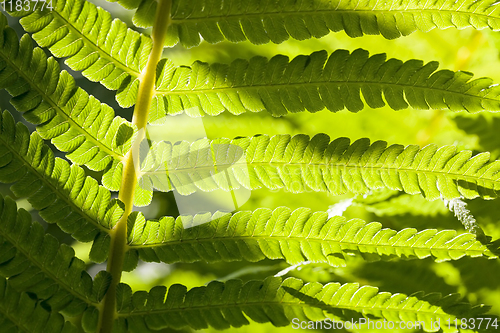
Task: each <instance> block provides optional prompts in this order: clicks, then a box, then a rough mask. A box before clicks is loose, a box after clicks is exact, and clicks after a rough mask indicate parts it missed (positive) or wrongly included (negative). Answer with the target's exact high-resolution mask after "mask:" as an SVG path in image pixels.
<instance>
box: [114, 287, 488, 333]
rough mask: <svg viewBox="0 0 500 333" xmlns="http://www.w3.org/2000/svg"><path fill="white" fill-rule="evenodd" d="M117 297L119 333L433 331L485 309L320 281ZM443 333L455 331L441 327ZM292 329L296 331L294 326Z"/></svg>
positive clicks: (123, 292) (124, 291) (125, 292)
mask: <svg viewBox="0 0 500 333" xmlns="http://www.w3.org/2000/svg"><path fill="white" fill-rule="evenodd" d="M120 286H121V289H120V290H119V294H118V310H119V314H118V316H119V317H118V322H117V323H116V325H115V326H116V327H117V328H118V327H119V328H120V329H119V330H117V332H126V330H127V328H128V330H129V332H132V333H135V332H148V331H150V330H160V329H163V328H167V327H171V328H176V329H179V328H182V327H186V326H189V327H191V328H194V329H203V328H207V327H208V326H211V327H214V328H216V329H227V328H229V327H241V326H243V325H248V324H249V321H248V319H247V318H249V319H250V320H252V321H254V322H257V323H267V322H270V323H272V324H273V325H274V326H287V325H290V324H292V325H293V324H295V325H297V324H296V323H300V322H301V321H322V320H325V319H329V320H330V322H331V321H332V320H335V321H350V320H353V321H356V322H357V321H358V320H359V319H360V318H363V317H365V318H370V319H371V320H377V319H386V320H390V321H393V322H401V321H406V322H414V323H416V322H422V323H423V326H424V327H423V329H424V330H425V331H428V332H430V331H435V330H436V329H435V328H434V329H432V327H431V323H433V322H435V321H440V322H441V323H445V322H447V320H451V322H453V320H454V319H455V318H457V317H458V318H464V317H474V316H478V315H480V314H482V313H484V312H486V311H487V310H488V308H487V307H484V306H476V307H471V305H469V304H468V303H458V301H457V298H458V297H457V295H456V294H455V295H449V296H447V297H444V298H441V296H440V295H436V294H429V295H427V296H423V294H415V295H412V296H407V295H404V294H390V293H388V292H380V291H379V290H378V288H376V287H372V286H359V284H358V283H346V284H340V283H329V284H326V285H322V284H320V283H318V282H315V283H307V284H304V283H303V282H302V281H301V280H299V279H295V278H288V279H286V280H284V281H282V280H281V278H278V277H269V278H266V279H265V280H263V281H249V282H246V283H245V284H243V282H242V281H240V280H229V281H227V282H225V283H223V282H219V281H212V282H210V283H209V284H208V285H207V286H204V287H197V288H193V289H191V290H189V291H187V289H186V287H185V286H183V285H179V284H175V285H173V286H171V287H170V288H169V290H168V292H167V289H166V287H163V286H158V287H154V288H153V289H151V291H150V292H149V293H146V292H136V293H134V294H133V295H132V292H131V290H130V287H129V286H127V285H123V284H122V285H120ZM443 326H445V325H441V328H442V329H443V330H444V331H445V332H455V331H456V330H455V328H454V327H453V326H452V327H451V328H448V327H446V326H445V327H443ZM295 327H296V326H295Z"/></svg>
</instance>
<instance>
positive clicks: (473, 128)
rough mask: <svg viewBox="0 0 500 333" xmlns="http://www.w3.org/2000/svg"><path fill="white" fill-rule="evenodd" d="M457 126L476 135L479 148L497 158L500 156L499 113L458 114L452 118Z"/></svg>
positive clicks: (469, 133)
mask: <svg viewBox="0 0 500 333" xmlns="http://www.w3.org/2000/svg"><path fill="white" fill-rule="evenodd" d="M452 119H453V121H454V122H455V124H456V126H457V127H458V128H459V129H461V130H463V131H464V132H465V133H467V134H468V135H476V136H477V138H478V149H480V150H487V151H489V152H490V153H491V154H492V155H493V156H494V157H495V158H498V157H500V137H499V136H498V135H496V134H497V133H496V129H497V128H500V117H498V116H497V114H496V113H495V114H492V113H491V114H485V113H481V114H475V115H462V114H458V115H456V116H455V117H453V118H452Z"/></svg>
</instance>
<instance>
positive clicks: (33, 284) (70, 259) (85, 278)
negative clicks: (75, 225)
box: [0, 195, 111, 316]
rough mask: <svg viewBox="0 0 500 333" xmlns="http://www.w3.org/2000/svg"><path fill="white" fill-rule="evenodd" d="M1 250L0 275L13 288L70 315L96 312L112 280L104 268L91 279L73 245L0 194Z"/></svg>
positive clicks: (52, 308)
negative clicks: (63, 241)
mask: <svg viewBox="0 0 500 333" xmlns="http://www.w3.org/2000/svg"><path fill="white" fill-rule="evenodd" d="M0 253H2V255H1V258H0V274H1V275H2V276H4V277H7V278H8V281H9V285H10V286H12V288H14V289H16V290H17V291H19V292H29V293H32V294H33V295H35V297H36V299H38V300H39V301H40V302H41V303H42V304H43V305H44V307H45V308H48V309H51V310H52V311H56V312H57V311H62V312H63V313H65V314H67V315H70V316H76V315H80V314H82V313H84V312H86V311H93V309H95V306H97V304H98V303H99V302H100V301H101V299H102V298H103V297H104V294H105V291H106V289H107V286H108V285H109V283H110V281H111V276H110V275H109V273H107V272H104V271H103V272H101V273H99V275H98V276H97V277H96V278H95V280H94V281H92V278H91V277H90V275H89V274H88V273H87V272H86V271H85V269H86V265H85V263H84V262H83V261H82V260H80V259H78V258H76V257H75V252H74V250H73V248H71V247H70V246H67V245H65V244H63V245H61V244H59V242H58V241H57V239H56V238H54V237H53V236H51V235H49V234H46V233H45V231H44V230H43V227H42V225H41V224H39V223H37V222H32V221H31V215H30V214H29V213H28V212H27V211H25V210H23V209H21V210H19V211H17V207H16V203H15V202H14V201H13V200H12V199H10V198H8V197H7V198H5V199H4V198H3V197H2V196H1V195H0ZM1 289H2V288H0V290H1ZM13 305H14V304H13Z"/></svg>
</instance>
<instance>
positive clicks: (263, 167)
mask: <svg viewBox="0 0 500 333" xmlns="http://www.w3.org/2000/svg"><path fill="white" fill-rule="evenodd" d="M214 157H215V158H214ZM499 170H500V161H494V162H489V153H481V154H478V155H476V156H474V157H472V153H471V152H470V151H465V150H464V151H460V152H457V151H456V147H454V146H444V147H441V148H439V149H438V147H437V146H436V145H428V146H426V147H424V148H422V149H420V148H419V147H418V146H416V145H409V146H407V147H404V146H402V145H391V146H387V143H386V142H384V141H376V142H373V143H371V144H370V140H369V139H366V138H365V139H359V140H357V141H355V142H353V143H352V144H351V143H350V140H349V139H348V138H338V139H335V140H333V141H331V142H330V137H329V136H328V135H326V134H318V135H315V136H314V137H313V138H311V139H310V138H309V136H307V135H303V134H299V135H295V136H294V137H290V136H289V135H275V136H273V137H269V136H267V135H260V136H255V137H251V138H236V139H233V140H229V139H217V140H213V141H209V140H207V139H202V140H198V141H195V142H194V143H191V144H190V143H188V142H185V141H183V142H177V143H176V144H171V143H170V142H159V143H157V144H156V145H154V146H153V147H152V148H151V150H150V151H149V154H148V155H147V156H146V158H145V159H144V161H143V162H142V166H141V172H142V178H141V180H140V182H139V186H140V187H141V188H140V190H141V191H149V192H151V191H152V190H153V189H157V190H160V191H170V190H172V189H175V190H176V191H177V192H178V193H180V194H182V195H189V194H191V193H194V192H195V191H197V190H202V191H213V190H215V189H223V190H226V191H229V190H234V189H238V188H240V187H244V188H247V189H257V188H263V187H266V188H269V189H273V190H275V189H281V188H282V189H284V190H286V191H290V192H294V193H301V192H305V191H311V190H312V191H325V192H330V193H333V194H335V195H340V194H344V193H347V192H350V193H356V194H364V193H368V192H369V191H370V190H372V189H377V188H389V189H393V190H399V191H404V192H406V193H409V194H417V193H422V195H423V196H424V197H426V198H427V199H429V200H434V199H437V198H440V197H443V198H445V199H448V200H449V199H453V198H460V197H465V198H469V199H470V198H475V197H477V196H480V197H482V198H485V199H491V198H495V197H497V196H498V193H499V190H500V173H499ZM148 203H149V202H146V203H145V204H148Z"/></svg>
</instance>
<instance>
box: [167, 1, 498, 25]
mask: <svg viewBox="0 0 500 333" xmlns="http://www.w3.org/2000/svg"><path fill="white" fill-rule="evenodd" d="M464 2H465V1H464ZM460 7H462V6H460ZM460 7H459V8H460ZM338 12H347V13H350V12H352V13H358V12H359V13H364V12H366V13H399V12H402V13H413V14H421V13H425V12H429V13H439V14H443V13H451V14H453V13H456V14H459V15H472V16H478V17H486V18H488V19H491V18H493V19H500V15H499V16H489V15H488V14H483V13H476V12H472V11H470V12H469V11H464V10H452V9H439V8H423V9H418V8H412V9H406V8H405V9H374V8H369V9H354V8H348V9H343V8H341V9H337V8H335V9H333V8H332V9H324V10H300V11H299V10H296V11H293V12H292V11H287V12H284V11H281V12H265V13H238V14H228V15H215V16H208V15H210V14H207V16H205V17H187V18H182V19H176V18H175V17H174V18H172V23H175V24H182V23H197V22H206V21H220V20H221V19H237V20H242V19H245V18H249V17H257V18H264V17H273V16H277V17H283V16H297V15H317V14H330V13H338ZM469 25H471V24H469Z"/></svg>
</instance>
